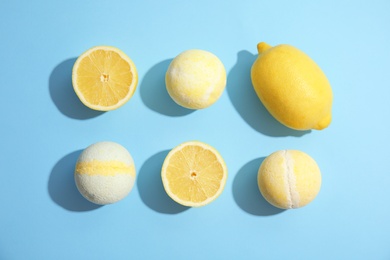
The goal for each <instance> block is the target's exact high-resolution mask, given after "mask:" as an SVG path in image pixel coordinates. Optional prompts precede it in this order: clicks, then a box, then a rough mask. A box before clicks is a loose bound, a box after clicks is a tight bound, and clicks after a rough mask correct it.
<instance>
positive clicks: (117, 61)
mask: <svg viewBox="0 0 390 260" xmlns="http://www.w3.org/2000/svg"><path fill="white" fill-rule="evenodd" d="M72 83H73V88H74V91H75V92H76V94H77V96H78V97H79V98H80V100H81V102H82V103H83V104H84V105H86V106H87V107H89V108H91V109H94V110H100V111H109V110H114V109H117V108H119V107H120V106H122V105H124V104H125V103H126V102H127V101H129V99H130V98H131V97H132V96H133V94H134V91H135V89H136V88H137V83H138V74H137V69H136V67H135V65H134V63H133V61H132V60H131V59H130V58H129V57H128V56H127V55H126V54H125V53H123V52H122V51H121V50H119V49H117V48H115V47H110V46H97V47H93V48H91V49H89V50H87V51H86V52H84V53H83V54H82V55H80V57H79V58H78V59H77V60H76V62H75V64H74V66H73V72H72Z"/></svg>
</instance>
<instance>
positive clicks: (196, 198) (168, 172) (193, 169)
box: [161, 141, 227, 207]
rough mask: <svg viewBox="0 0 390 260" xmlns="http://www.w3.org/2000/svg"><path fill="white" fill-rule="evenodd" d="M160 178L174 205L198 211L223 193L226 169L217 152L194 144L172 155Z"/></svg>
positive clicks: (186, 144)
mask: <svg viewBox="0 0 390 260" xmlns="http://www.w3.org/2000/svg"><path fill="white" fill-rule="evenodd" d="M161 177H162V181H163V185H164V189H165V191H166V192H167V194H168V195H169V196H170V197H171V198H172V199H173V200H174V201H176V202H178V203H179V204H182V205H185V206H190V207H199V206H204V205H207V204H209V203H211V202H212V201H213V200H215V199H216V198H217V197H218V196H219V195H220V194H221V193H222V191H223V189H224V187H225V183H226V179H227V167H226V164H225V162H224V160H223V158H222V157H221V155H220V154H219V153H218V151H217V150H216V149H215V148H213V147H211V146H210V145H208V144H205V143H202V142H198V141H192V142H186V143H183V144H181V145H179V146H177V147H176V148H174V149H172V150H171V151H170V152H169V154H168V155H167V157H166V159H165V161H164V164H163V167H162V171H161Z"/></svg>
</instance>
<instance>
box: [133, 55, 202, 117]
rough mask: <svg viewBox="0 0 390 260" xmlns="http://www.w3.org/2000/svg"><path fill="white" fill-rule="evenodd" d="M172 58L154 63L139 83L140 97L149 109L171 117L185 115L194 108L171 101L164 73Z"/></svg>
mask: <svg viewBox="0 0 390 260" xmlns="http://www.w3.org/2000/svg"><path fill="white" fill-rule="evenodd" d="M171 61H172V59H168V60H164V61H161V62H159V63H157V64H156V65H154V66H153V67H152V68H150V70H149V71H148V72H146V74H145V76H144V77H143V80H142V82H141V84H140V93H141V99H142V101H143V102H144V104H145V105H146V106H147V107H148V108H150V109H151V110H153V111H155V112H158V113H160V114H163V115H167V116H171V117H179V116H185V115H188V114H190V113H193V112H194V111H195V110H192V109H187V108H184V107H182V106H180V105H178V104H176V103H175V101H173V99H172V98H171V97H170V96H169V94H168V91H167V89H166V86H165V73H166V72H167V70H168V67H169V64H170V63H171Z"/></svg>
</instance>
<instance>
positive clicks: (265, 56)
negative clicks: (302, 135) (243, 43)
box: [251, 42, 333, 130]
mask: <svg viewBox="0 0 390 260" xmlns="http://www.w3.org/2000/svg"><path fill="white" fill-rule="evenodd" d="M257 49H258V52H259V55H258V57H257V59H256V61H255V62H254V63H253V65H252V69H251V78H252V83H253V87H254V89H255V91H256V93H257V96H258V97H259V98H260V100H261V102H262V103H263V104H264V106H265V107H266V109H267V110H268V111H269V112H270V113H271V115H272V116H274V117H275V118H276V119H277V120H278V121H279V122H280V123H282V124H284V125H285V126H287V127H290V128H293V129H296V130H309V129H317V130H321V129H324V128H326V127H328V125H329V124H330V122H331V119H332V115H331V110H332V99H333V94H332V89H331V86H330V84H329V81H328V79H327V78H326V76H325V74H324V73H323V72H322V70H321V69H320V67H319V66H318V65H317V64H316V63H315V62H314V61H313V60H312V59H311V58H310V57H309V56H308V55H306V54H305V53H304V52H302V51H300V50H298V49H297V48H295V47H293V46H290V45H286V44H282V45H278V46H275V47H271V46H270V45H268V44H266V43H264V42H261V43H259V44H258V45H257Z"/></svg>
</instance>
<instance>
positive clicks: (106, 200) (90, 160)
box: [74, 142, 136, 205]
mask: <svg viewBox="0 0 390 260" xmlns="http://www.w3.org/2000/svg"><path fill="white" fill-rule="evenodd" d="M135 176H136V173H135V166H134V161H133V158H132V157H131V155H130V153H129V152H128V151H127V150H126V148H124V147H123V146H121V145H120V144H117V143H114V142H99V143H95V144H93V145H91V146H89V147H87V148H86V149H85V150H84V151H83V152H82V153H81V154H80V156H79V158H78V160H77V163H76V169H75V173H74V178H75V181H76V186H77V189H78V190H79V191H80V193H81V194H82V195H83V196H84V198H86V199H87V200H89V201H91V202H93V203H96V204H100V205H105V204H111V203H115V202H117V201H119V200H121V199H123V198H125V197H126V196H127V195H128V194H129V192H130V191H131V189H132V188H133V186H134V181H135Z"/></svg>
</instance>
